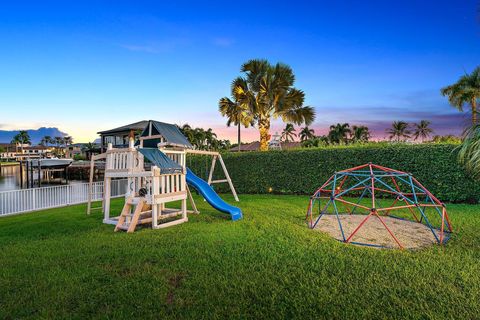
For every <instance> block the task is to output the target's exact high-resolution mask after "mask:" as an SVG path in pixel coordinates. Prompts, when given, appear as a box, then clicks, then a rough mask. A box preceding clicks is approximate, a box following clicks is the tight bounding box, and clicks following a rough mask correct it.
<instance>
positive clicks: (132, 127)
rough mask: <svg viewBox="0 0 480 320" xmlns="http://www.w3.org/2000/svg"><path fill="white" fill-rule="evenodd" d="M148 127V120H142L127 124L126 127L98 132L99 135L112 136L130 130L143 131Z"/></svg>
mask: <svg viewBox="0 0 480 320" xmlns="http://www.w3.org/2000/svg"><path fill="white" fill-rule="evenodd" d="M147 125H148V120H142V121H138V122H135V123H131V124H127V125H125V126H121V127H118V128H115V129H110V130H105V131H100V132H97V133H98V134H112V133H117V132H124V131H130V130H143V129H145V127H146V126H147Z"/></svg>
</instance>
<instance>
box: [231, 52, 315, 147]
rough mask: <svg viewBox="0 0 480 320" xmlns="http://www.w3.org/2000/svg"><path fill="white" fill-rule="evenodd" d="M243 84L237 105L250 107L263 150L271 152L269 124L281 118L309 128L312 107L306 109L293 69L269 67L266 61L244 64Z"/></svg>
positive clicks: (279, 64) (280, 64) (311, 120)
mask: <svg viewBox="0 0 480 320" xmlns="http://www.w3.org/2000/svg"><path fill="white" fill-rule="evenodd" d="M241 72H242V73H244V77H241V78H239V79H238V80H239V81H240V79H241V82H242V83H243V84H244V85H243V86H236V88H235V90H236V91H235V92H236V99H237V102H238V103H240V104H242V105H244V106H248V111H249V113H250V114H251V116H252V118H253V120H254V123H255V124H256V125H258V130H259V132H260V150H262V151H266V150H268V140H269V130H270V122H271V119H272V118H281V119H282V120H283V121H284V122H287V123H293V124H296V125H300V124H303V123H305V124H306V125H309V124H310V123H312V122H313V120H314V119H315V111H314V109H313V108H312V107H309V106H304V105H303V103H304V100H305V94H304V93H303V91H301V90H299V89H296V88H295V87H294V86H293V85H294V83H295V76H294V74H293V71H292V69H291V68H290V67H289V66H288V65H286V64H282V63H277V64H275V65H272V64H270V63H269V62H268V61H267V60H258V59H254V60H250V61H248V62H246V63H245V64H243V65H242V67H241Z"/></svg>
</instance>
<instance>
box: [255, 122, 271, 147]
mask: <svg viewBox="0 0 480 320" xmlns="http://www.w3.org/2000/svg"><path fill="white" fill-rule="evenodd" d="M258 130H259V131H260V151H267V150H268V135H269V132H270V119H260V120H258Z"/></svg>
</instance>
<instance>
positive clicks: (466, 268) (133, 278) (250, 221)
mask: <svg viewBox="0 0 480 320" xmlns="http://www.w3.org/2000/svg"><path fill="white" fill-rule="evenodd" d="M225 197H226V198H227V199H228V200H229V201H232V197H229V196H225ZM307 201H308V197H302V196H269V195H255V196H254V195H242V196H241V202H240V203H239V205H240V207H241V208H242V209H243V212H244V219H243V220H240V221H237V222H232V221H230V220H228V216H225V215H223V214H220V213H218V212H216V211H215V210H213V209H212V208H211V207H209V206H208V204H206V203H205V202H204V201H202V200H200V199H198V198H197V205H198V206H199V208H200V210H201V211H202V213H201V214H200V215H198V216H196V215H191V216H190V221H189V222H188V223H185V224H182V225H179V226H174V227H171V228H167V229H163V230H151V229H148V228H145V229H142V230H139V231H137V232H135V233H134V234H126V233H123V232H122V233H114V232H113V226H110V225H104V224H102V223H101V220H102V217H101V213H100V212H98V211H97V212H94V213H93V214H92V215H91V216H86V215H85V214H84V212H85V205H79V206H72V207H67V208H59V209H53V210H46V211H43V212H35V213H30V214H24V215H18V216H12V217H6V218H2V219H0V318H2V319H14V318H71V317H74V318H79V319H84V318H132V317H137V318H140V319H141V318H161V317H168V318H182V319H183V318H206V319H224V318H287V319H290V318H307V319H308V318H310V319H319V318H328V319H331V318H390V319H391V318H431V319H442V318H448V319H451V318H462V319H474V318H478V317H479V315H480V306H479V305H480V303H479V301H480V238H479V234H480V206H474V205H448V210H449V215H450V218H451V220H452V224H453V227H454V229H455V231H456V233H455V234H454V236H453V237H452V239H451V240H450V242H449V243H448V244H447V245H446V246H445V247H439V246H433V247H430V248H427V249H423V250H421V251H399V250H378V249H371V248H366V247H359V246H353V245H345V244H343V243H340V242H338V241H336V240H333V239H331V238H329V237H328V236H326V235H324V234H321V233H319V232H317V231H314V230H310V229H308V228H306V225H305V224H304V217H305V209H306V206H307ZM122 205H123V203H122V202H121V201H120V200H115V201H114V202H113V209H114V210H117V211H119V210H120V208H121V206H122Z"/></svg>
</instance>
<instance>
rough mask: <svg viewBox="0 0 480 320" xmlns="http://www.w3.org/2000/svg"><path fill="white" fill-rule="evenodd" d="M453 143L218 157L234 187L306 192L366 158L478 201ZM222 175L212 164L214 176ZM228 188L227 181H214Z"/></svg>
mask: <svg viewBox="0 0 480 320" xmlns="http://www.w3.org/2000/svg"><path fill="white" fill-rule="evenodd" d="M457 146H458V144H420V145H409V144H377V145H374V144H367V145H364V146H359V145H355V146H345V147H327V148H309V149H301V150H292V151H269V152H248V153H225V154H223V155H222V156H223V159H224V161H225V164H226V166H227V168H228V171H229V173H230V176H231V178H232V180H233V183H234V185H235V188H236V189H237V192H239V193H254V194H255V193H268V192H273V193H280V194H308V195H309V194H312V193H313V192H314V191H315V190H316V189H317V188H318V187H320V185H321V184H322V183H323V182H325V181H326V179H328V178H329V177H330V176H331V175H332V174H333V173H334V172H335V171H339V170H343V169H347V168H350V167H354V166H357V165H361V164H364V163H368V162H372V163H375V164H379V165H382V166H386V167H390V168H393V169H398V170H401V171H406V172H410V173H412V174H413V175H414V176H415V177H416V178H417V179H418V180H419V181H420V182H421V183H422V184H423V185H424V186H425V187H426V188H428V189H429V190H430V191H431V192H432V193H433V194H434V195H436V196H437V197H438V198H439V199H441V200H442V201H448V202H478V201H479V199H480V184H478V183H477V182H476V181H475V180H474V179H473V178H472V177H471V176H469V175H468V173H466V171H465V170H464V169H463V168H462V167H461V166H460V165H459V164H458V160H457V154H458V150H457V149H456V148H457ZM188 165H189V166H191V169H192V170H193V171H194V172H196V173H199V174H200V175H202V176H203V178H206V171H207V170H206V167H208V166H209V165H210V162H209V161H207V159H205V158H204V157H193V158H192V159H191V160H190V161H189V164H188ZM220 177H223V173H221V166H220V165H217V166H216V170H215V179H218V178H220ZM214 187H215V188H216V189H217V190H218V191H221V192H228V191H229V189H228V184H217V185H215V186H214Z"/></svg>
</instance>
